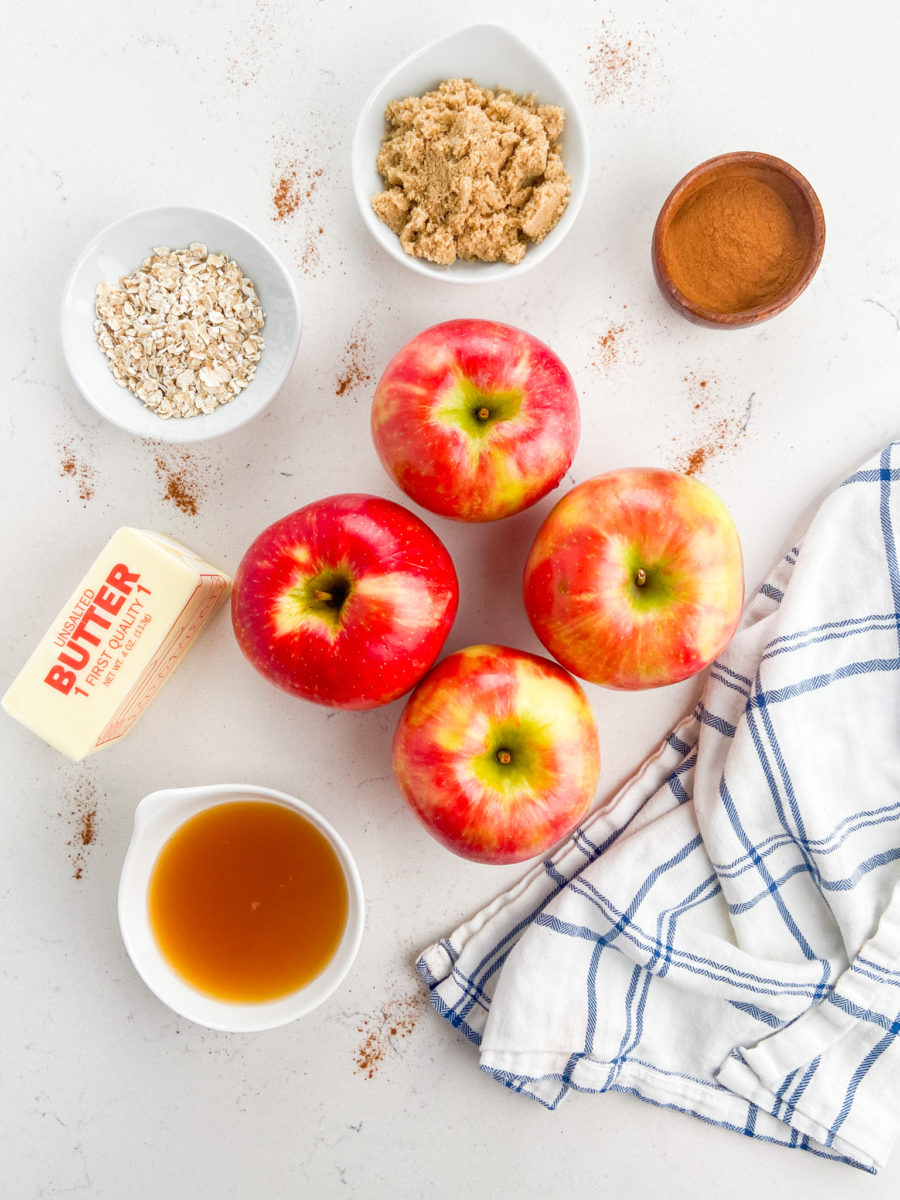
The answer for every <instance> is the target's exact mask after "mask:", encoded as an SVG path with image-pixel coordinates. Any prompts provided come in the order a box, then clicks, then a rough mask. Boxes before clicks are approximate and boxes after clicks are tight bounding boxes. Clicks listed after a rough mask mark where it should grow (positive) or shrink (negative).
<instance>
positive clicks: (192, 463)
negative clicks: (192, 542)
mask: <svg viewBox="0 0 900 1200" xmlns="http://www.w3.org/2000/svg"><path fill="white" fill-rule="evenodd" d="M154 465H155V468H156V478H157V479H158V480H159V482H160V483H161V484H162V489H163V490H162V497H163V499H164V500H168V501H169V503H170V504H174V505H175V507H176V508H177V509H178V511H179V512H182V513H184V514H185V516H188V517H196V516H197V513H198V511H199V508H200V503H201V501H202V500H203V498H204V496H205V495H206V491H207V487H208V485H209V480H208V477H207V475H208V470H209V467H208V464H207V463H206V462H205V460H204V459H203V458H202V457H200V455H199V452H198V451H197V450H187V449H173V448H171V447H168V446H164V445H160V444H157V446H156V447H155V454H154Z"/></svg>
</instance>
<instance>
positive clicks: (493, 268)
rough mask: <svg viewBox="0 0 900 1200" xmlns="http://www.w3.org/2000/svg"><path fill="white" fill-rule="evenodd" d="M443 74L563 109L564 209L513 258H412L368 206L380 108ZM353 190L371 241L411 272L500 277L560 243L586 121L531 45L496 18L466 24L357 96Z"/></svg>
mask: <svg viewBox="0 0 900 1200" xmlns="http://www.w3.org/2000/svg"><path fill="white" fill-rule="evenodd" d="M445 79H474V81H475V82H476V83H477V84H479V85H480V86H481V87H485V88H498V87H500V88H506V89H508V90H510V91H513V92H516V93H517V94H518V95H520V96H530V95H531V94H532V93H535V94H536V95H537V98H538V100H539V101H540V103H542V104H557V105H559V106H560V107H561V108H562V109H564V110H565V114H566V123H565V127H564V129H563V133H562V138H561V139H560V149H561V152H562V159H563V164H564V165H565V168H566V170H567V171H568V173H569V175H570V177H571V180H572V190H571V195H570V197H569V203H568V205H567V207H566V211H565V212H564V213H563V215H562V217H561V218H560V220H559V222H558V224H557V225H556V226H555V227H554V228H553V229H551V231H550V232H549V233H548V234H547V236H546V237H545V238H544V239H543V241H540V242H537V243H530V244H529V246H528V249H527V250H526V251H525V256H524V258H523V259H522V261H521V262H518V263H505V262H494V263H491V262H463V261H460V260H458V261H457V262H455V263H453V264H451V265H450V266H439V265H438V264H437V263H432V262H428V261H427V260H426V259H422V258H414V257H413V256H412V255H410V254H407V253H406V252H405V251H404V250H403V248H402V247H401V245H400V239H399V238H398V236H397V235H396V234H395V233H393V232H392V231H391V230H390V229H389V228H388V227H387V225H385V224H384V223H383V222H382V221H379V219H378V218H377V217H376V215H375V213H374V211H373V210H372V198H373V197H374V196H375V195H377V194H378V192H380V191H382V190H383V188H384V181H383V179H382V177H381V176H380V175H379V174H378V172H377V170H376V169H375V159H376V157H377V155H378V151H379V148H380V146H381V139H382V138H383V136H384V132H385V122H384V111H385V108H386V107H387V105H388V102H389V101H391V100H402V99H403V98H404V97H406V96H422V95H424V94H425V93H426V92H429V91H432V90H434V89H435V88H436V87H437V86H438V84H439V83H441V82H442V81H443V80H445ZM351 162H352V174H353V190H354V192H355V194H356V201H357V204H358V205H359V211H360V213H361V214H362V218H363V221H364V222H365V224H366V227H367V228H368V230H369V232H370V233H371V234H372V236H373V237H374V238H375V240H376V242H378V244H379V245H380V246H382V247H383V248H384V249H385V250H386V251H387V252H388V254H390V255H391V257H392V258H395V259H396V260H397V262H400V263H402V264H403V265H404V266H405V267H409V269H410V270H412V271H416V272H417V273H418V274H419V275H427V276H430V277H431V278H432V279H442V280H444V281H445V282H449V283H500V282H502V281H504V280H509V279H515V278H517V277H518V276H519V275H521V274H522V273H523V272H525V271H528V270H530V269H531V268H532V267H535V266H537V264H538V263H541V262H543V261H544V260H545V259H546V258H547V257H548V255H550V254H552V253H553V251H554V250H555V249H556V247H557V246H558V245H559V244H560V242H561V241H562V240H563V238H564V237H565V236H566V234H567V233H568V232H569V230H570V229H571V228H572V226H573V225H574V224H575V219H576V217H577V216H578V211H579V209H580V208H581V205H582V202H583V201H584V197H585V193H586V192H587V186H588V177H589V175H590V164H589V150H588V135H587V127H586V126H585V123H584V119H583V117H582V115H581V113H580V111H579V109H578V105H577V104H576V102H575V99H574V97H573V96H572V93H571V92H570V91H569V89H568V88H567V87H566V85H565V84H564V83H563V81H562V79H560V77H559V76H558V75H557V74H556V73H555V71H554V70H553V69H552V68H551V67H550V66H549V64H548V63H546V62H545V61H544V59H542V58H541V57H540V55H539V54H537V53H536V52H535V51H534V50H532V49H531V48H530V47H529V46H526V45H525V43H524V42H522V41H520V40H519V38H517V37H516V36H515V35H514V34H513V33H511V32H510V31H509V30H508V29H506V28H504V27H503V26H502V25H493V24H485V25H471V26H469V27H467V28H466V29H460V30H458V31H457V32H456V33H452V34H450V35H448V36H447V37H443V38H439V39H438V40H437V41H435V42H431V43H430V44H429V45H427V46H425V47H423V49H421V50H419V51H418V52H417V53H416V54H413V55H412V56H411V57H410V58H407V59H404V61H403V62H401V63H400V65H399V66H397V67H395V68H394V70H393V71H391V73H390V74H389V75H387V76H386V77H385V78H384V79H383V80H382V81H381V83H379V84H378V86H377V87H376V88H375V90H374V91H373V92H372V94H371V95H370V96H369V98H368V100H367V101H366V102H365V104H364V105H363V108H362V112H361V113H360V116H359V120H358V122H357V125H356V131H355V133H354V136H353V148H352V154H351Z"/></svg>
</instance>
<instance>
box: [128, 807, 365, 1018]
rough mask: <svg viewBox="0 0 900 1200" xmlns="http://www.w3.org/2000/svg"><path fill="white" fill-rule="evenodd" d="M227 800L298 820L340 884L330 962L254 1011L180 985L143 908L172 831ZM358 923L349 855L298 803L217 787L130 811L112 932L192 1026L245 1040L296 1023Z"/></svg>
mask: <svg viewBox="0 0 900 1200" xmlns="http://www.w3.org/2000/svg"><path fill="white" fill-rule="evenodd" d="M234 800H269V801H274V802H275V803H277V804H283V805H285V806H286V807H288V808H293V809H296V810H297V811H298V812H300V813H302V814H303V816H304V817H306V819H307V820H308V821H310V822H311V824H313V825H314V826H315V827H316V829H318V830H319V832H320V833H322V834H323V835H324V836H325V837H326V838H327V839H328V841H329V843H330V844H331V846H332V848H333V849H334V852H335V854H336V855H337V857H338V861H339V862H340V864H341V867H342V868H343V871H344V878H345V879H346V881H347V896H348V910H347V924H346V926H345V928H344V933H343V936H342V938H341V941H340V945H339V946H338V948H337V951H336V952H335V954H334V957H333V958H332V959H331V961H330V962H329V963H328V965H327V967H326V968H325V969H324V971H322V972H321V974H319V975H317V976H316V977H315V979H312V980H311V981H310V982H309V983H308V984H307V985H306V986H305V987H303V988H300V989H299V991H296V992H292V993H291V994H290V995H288V996H284V997H282V998H281V999H278V1000H272V1001H268V1002H265V1003H261V1004H232V1003H228V1002H225V1001H221V1000H216V999H214V998H213V997H211V996H207V995H204V994H203V993H202V992H199V991H197V990H196V989H195V988H193V987H191V986H190V984H188V983H187V982H185V980H184V979H182V977H181V976H180V975H179V974H178V973H177V972H176V971H175V970H174V969H173V968H172V967H171V966H170V964H169V962H168V961H167V960H166V959H165V958H164V957H163V955H162V953H161V951H160V949H159V946H158V945H157V942H156V939H155V938H154V936H153V931H152V929H151V926H150V916H149V910H148V904H147V892H148V887H149V884H150V876H151V873H152V871H153V866H154V863H155V862H156V859H157V857H158V856H159V853H160V851H161V850H162V848H163V846H164V845H165V843H166V842H167V841H168V840H169V838H170V837H171V836H172V834H173V833H174V832H175V831H176V829H178V828H179V827H180V826H181V825H183V824H184V822H185V821H187V820H189V819H190V818H191V817H193V816H196V814H197V813H199V812H202V811H203V810H204V809H207V808H212V807H214V806H215V805H217V804H221V803H223V802H227V801H234ZM364 919H365V903H364V900H363V891H362V882H361V880H360V877H359V871H358V870H357V868H356V864H355V862H354V861H353V857H352V855H351V854H350V851H349V849H348V848H347V846H346V844H345V842H344V840H343V839H342V838H341V836H340V835H339V834H338V833H337V832H336V830H335V829H333V828H332V826H331V825H330V824H329V823H328V822H327V821H326V820H325V818H324V817H322V816H321V815H320V814H319V813H317V812H316V811H315V809H313V808H310V806H309V805H308V804H305V803H304V802H303V801H302V800H298V799H297V798H296V797H294V796H289V795H287V793H285V792H276V791H272V790H271V789H269V788H261V787H256V786H255V785H246V784H218V785H215V786H212V787H193V788H177V789H171V790H168V791H162V792H152V793H151V794H150V795H149V796H145V797H144V799H143V800H142V801H141V802H140V804H138V806H137V809H136V811H135V815H134V832H133V834H132V838H131V843H130V845H129V847H128V851H127V853H126V855H125V861H124V863H123V866H122V875H121V878H120V880H119V928H120V929H121V931H122V939H123V941H124V942H125V949H126V950H127V951H128V956H129V958H130V959H131V961H132V963H134V966H135V968H136V970H137V972H138V974H139V975H140V976H141V978H142V979H143V980H144V982H145V983H146V984H147V986H148V987H149V988H150V990H151V991H152V992H153V993H154V994H155V995H156V996H157V997H158V998H159V999H160V1000H162V1002H163V1003H164V1004H167V1005H168V1006H169V1008H171V1009H172V1010H173V1011H174V1012H176V1013H179V1014H180V1015H181V1016H183V1017H187V1018H188V1019H189V1020H191V1021H195V1022H196V1023H197V1024H198V1025H205V1026H206V1027H207V1028H209V1029H220V1030H226V1031H228V1032H232V1033H251V1032H257V1031H259V1030H263V1029H274V1028H276V1027H277V1026H279V1025H286V1024H287V1023H288V1022H289V1021H294V1020H296V1019H297V1018H298V1017H302V1016H304V1015H305V1014H306V1013H308V1012H310V1011H311V1010H312V1009H314V1008H316V1007H317V1006H318V1005H319V1004H321V1003H322V1002H323V1001H324V1000H326V999H327V998H328V997H329V996H330V995H331V994H332V992H333V991H334V990H335V988H337V986H338V985H339V984H340V983H341V981H342V980H343V978H344V976H345V975H346V974H347V972H348V971H349V970H350V966H351V964H352V963H353V960H354V958H355V957H356V952H357V950H358V949H359V944H360V941H361V939H362V932H363V922H364Z"/></svg>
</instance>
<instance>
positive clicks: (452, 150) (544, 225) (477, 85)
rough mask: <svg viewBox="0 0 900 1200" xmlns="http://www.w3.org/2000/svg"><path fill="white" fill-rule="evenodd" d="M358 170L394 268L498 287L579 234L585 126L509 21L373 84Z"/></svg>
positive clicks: (374, 226)
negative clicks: (569, 236)
mask: <svg viewBox="0 0 900 1200" xmlns="http://www.w3.org/2000/svg"><path fill="white" fill-rule="evenodd" d="M351 170H352V177H353V188H354V193H355V196H356V200H357V204H358V206H359V210H360V214H361V215H362V219H363V222H364V223H365V225H366V227H367V228H368V230H369V232H370V233H371V234H372V236H373V237H374V239H375V240H376V241H377V242H378V243H379V245H380V246H381V247H382V248H383V249H384V250H386V251H387V253H388V254H389V255H390V256H391V257H392V258H394V259H395V260H396V261H397V262H400V263H402V264H403V265H404V266H406V267H409V268H410V269H411V270H413V271H415V272H417V273H418V274H420V275H427V276H430V277H431V278H433V279H440V280H443V281H445V282H447V283H501V282H504V281H506V280H509V279H513V278H517V277H518V276H519V275H521V274H522V272H523V271H527V270H529V269H530V268H531V267H534V266H536V265H537V264H538V263H541V262H543V261H545V260H546V259H547V257H548V256H549V255H550V254H551V253H552V252H553V251H554V250H555V249H556V247H557V246H559V244H560V242H561V241H562V240H563V238H564V237H565V236H566V234H567V233H568V231H569V230H570V229H571V228H572V225H573V224H574V222H575V219H576V217H577V216H578V212H579V210H580V208H581V206H582V202H583V200H584V197H585V194H586V191H587V185H588V180H589V175H590V167H589V146H588V135H587V127H586V125H585V122H584V119H583V117H582V115H581V113H580V111H579V109H578V105H577V104H576V101H575V98H574V96H573V94H572V93H571V91H570V90H569V88H568V87H567V86H566V84H565V82H564V81H563V79H562V78H561V77H560V76H559V75H557V74H556V72H555V71H554V70H553V68H552V67H551V66H550V64H549V63H547V62H546V61H545V60H544V59H543V58H542V57H541V55H540V54H538V53H537V52H536V51H535V50H533V49H532V48H531V47H530V46H528V45H526V44H525V43H524V42H523V41H522V40H521V39H520V38H519V37H518V36H517V35H516V34H514V33H513V32H512V31H511V30H509V29H507V28H505V27H504V26H502V25H497V24H494V23H484V24H477V25H470V26H468V27H467V28H465V29H459V30H457V31H456V32H455V33H451V34H449V35H448V36H446V37H442V38H439V39H438V40H437V41H434V42H431V43H429V44H428V45H427V46H424V47H423V48H422V49H421V50H419V51H418V52H417V53H415V54H413V55H411V56H410V57H409V58H406V59H404V60H403V61H402V62H401V63H400V64H399V65H397V66H396V67H395V68H394V69H393V70H392V71H391V72H390V73H389V74H388V75H386V76H385V77H384V79H382V80H381V82H380V83H379V84H377V85H376V87H375V89H374V90H373V91H372V92H371V94H370V95H369V97H368V99H367V100H366V102H365V104H364V105H363V108H362V110H361V112H360V115H359V118H358V120H357V124H356V130H355V133H354V137H353V145H352V150H351Z"/></svg>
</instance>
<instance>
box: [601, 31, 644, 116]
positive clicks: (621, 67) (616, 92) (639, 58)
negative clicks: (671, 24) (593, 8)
mask: <svg viewBox="0 0 900 1200" xmlns="http://www.w3.org/2000/svg"><path fill="white" fill-rule="evenodd" d="M652 38H653V34H652V33H650V32H649V31H648V30H646V29H640V30H639V31H638V33H637V35H636V36H632V37H628V36H626V35H622V34H620V33H619V31H618V30H617V29H616V27H615V24H614V23H613V22H612V21H601V22H600V28H599V34H598V37H597V38H596V39H595V40H594V41H593V42H592V43H591V45H589V46H588V48H587V50H588V87H589V89H590V92H591V95H592V96H593V98H594V100H596V101H598V102H604V101H608V100H614V99H618V100H620V101H621V103H623V104H624V102H625V93H627V92H629V91H631V90H632V89H633V88H634V87H635V86H636V84H637V83H638V82H639V81H640V80H642V79H644V78H646V75H647V72H648V69H649V65H650V60H651V49H650V44H651V42H652Z"/></svg>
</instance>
